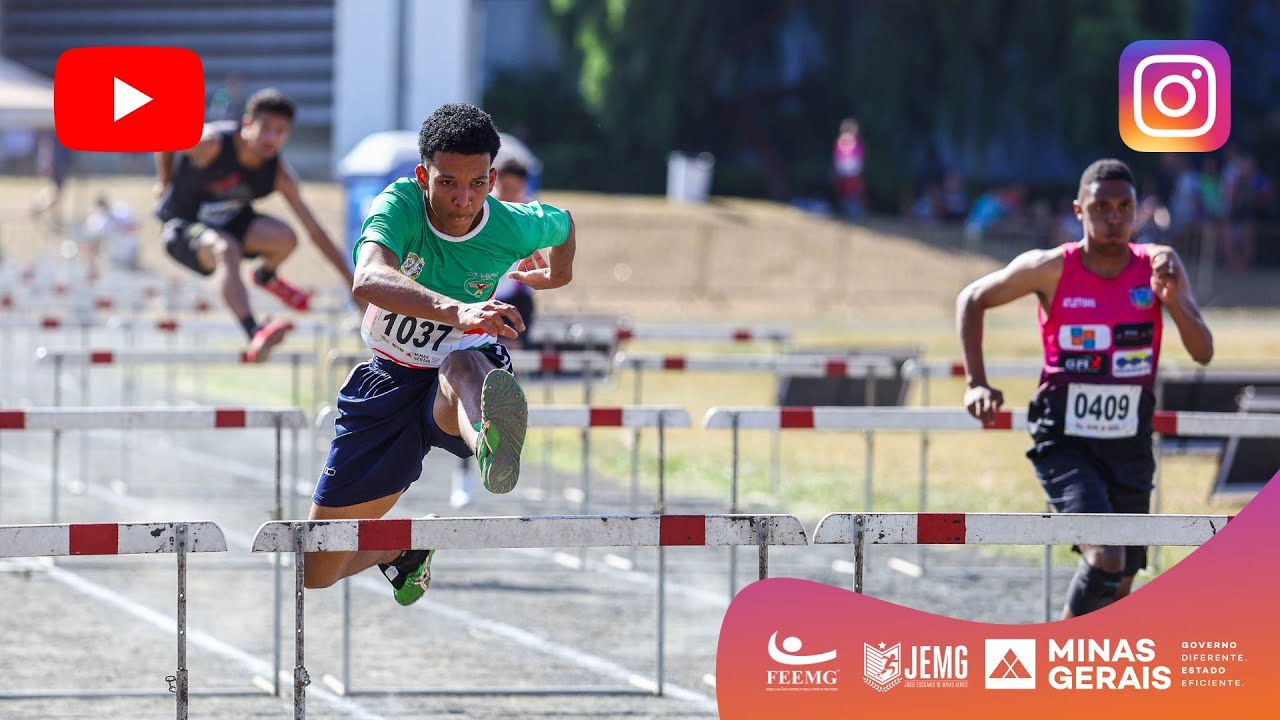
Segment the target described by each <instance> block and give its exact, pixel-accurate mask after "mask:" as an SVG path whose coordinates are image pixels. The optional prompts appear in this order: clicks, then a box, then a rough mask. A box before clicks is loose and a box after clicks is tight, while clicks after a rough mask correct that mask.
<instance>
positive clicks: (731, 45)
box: [513, 0, 1189, 206]
mask: <svg viewBox="0 0 1280 720" xmlns="http://www.w3.org/2000/svg"><path fill="white" fill-rule="evenodd" d="M545 2H546V3H547V5H546V7H547V17H548V19H549V21H550V22H551V23H552V26H553V28H554V29H555V31H556V33H557V34H558V35H559V36H560V38H561V40H562V41H563V43H562V44H563V47H565V48H566V49H567V50H568V53H567V54H568V55H569V57H570V63H569V67H570V70H571V72H573V73H575V75H576V78H575V79H576V82H577V89H578V94H579V100H580V105H579V107H580V108H582V109H583V111H584V112H585V113H586V114H588V115H589V116H590V117H591V118H592V119H593V120H594V127H593V130H594V131H593V132H591V133H589V135H590V137H586V138H582V139H581V140H576V139H573V138H565V137H563V136H562V137H559V138H536V140H538V141H540V142H542V143H544V144H545V143H546V142H551V141H553V140H556V141H559V142H565V141H568V142H581V143H582V144H584V145H585V144H589V145H591V150H590V153H591V154H592V155H593V156H594V157H596V158H597V159H598V160H597V161H598V162H602V163H605V165H604V166H605V167H607V168H612V169H614V170H615V171H616V169H617V168H628V172H627V173H626V174H625V176H623V177H613V178H611V179H610V180H609V181H608V182H607V183H606V185H607V186H608V187H610V188H611V189H621V190H637V191H656V190H659V189H660V188H661V178H662V167H663V164H664V162H665V158H666V154H667V153H668V152H669V151H671V150H679V149H683V150H689V151H701V150H709V151H711V152H713V153H715V154H716V157H717V172H716V183H717V185H716V190H717V192H731V193H740V194H750V195H761V194H766V195H770V196H774V197H779V198H786V197H790V196H792V195H795V194H821V193H824V192H826V189H827V187H828V185H829V181H830V176H829V168H828V165H829V162H830V152H831V142H832V140H833V139H834V135H835V130H836V127H837V125H838V124H839V121H840V119H841V118H843V117H845V116H854V117H856V118H857V119H858V120H859V122H860V124H861V127H862V131H863V135H864V137H865V139H866V143H867V147H868V155H867V162H868V167H867V174H868V179H869V185H870V187H871V189H872V191H873V194H874V197H873V199H875V200H877V201H878V204H880V205H882V206H885V205H891V204H893V203H896V201H897V198H898V195H899V193H900V192H902V191H903V190H907V189H909V188H910V186H911V183H912V178H913V177H914V174H915V169H916V167H917V165H918V163H919V162H920V160H921V157H922V155H923V151H924V147H925V146H926V145H927V144H928V143H929V142H930V141H931V140H936V141H938V142H940V143H941V144H942V145H943V146H945V147H947V148H949V149H950V150H951V153H950V155H951V156H952V159H953V160H955V161H957V162H959V163H961V164H962V166H963V167H964V169H965V170H966V171H967V172H968V173H969V174H970V175H971V176H973V177H976V178H977V179H979V180H988V181H998V180H1001V179H1004V178H1002V177H1001V176H1002V175H1006V174H1010V171H1009V170H1008V168H1010V167H1016V166H1019V165H1020V164H1021V163H1023V162H1025V164H1027V165H1029V166H1032V168H1033V169H1032V170H1031V172H1032V173H1035V172H1039V173H1041V174H1045V173H1048V174H1055V173H1056V174H1059V175H1063V174H1066V173H1067V171H1066V170H1065V169H1066V168H1069V171H1070V172H1078V167H1077V166H1078V165H1080V164H1081V163H1083V162H1085V161H1086V160H1087V159H1089V158H1090V156H1091V155H1092V154H1095V153H1098V152H1119V151H1120V150H1121V149H1122V146H1121V145H1120V141H1119V137H1118V133H1117V129H1116V109H1117V108H1116V87H1117V83H1116V70H1117V62H1118V59H1119V56H1120V52H1121V51H1122V50H1123V49H1124V47H1125V46H1126V45H1127V44H1129V43H1130V42H1133V41H1134V40H1137V39H1142V38H1162V37H1182V36H1184V33H1185V30H1186V27H1187V24H1188V18H1189V9H1188V6H1187V3H1186V2H1185V1H1180V0H1075V1H1068V2H1063V1H1061V0H971V1H970V2H951V1H950V0H863V1H861V2H852V1H849V0H807V1H805V0H545ZM558 110H560V111H564V112H571V111H569V110H566V109H565V107H564V106H561V107H560V108H558ZM514 111H515V109H514V108H513V112H514ZM548 111H549V112H556V111H557V109H556V108H550V109H545V108H544V109H543V112H548ZM528 112H530V113H536V112H537V109H536V108H530V109H528ZM570 154H572V153H570ZM1052 157H1057V158H1061V161H1060V162H1059V163H1058V165H1060V166H1061V167H1054V165H1053V163H1052V162H1049V161H1047V160H1046V158H1052ZM1023 159H1025V161H1024V160H1023ZM548 165H549V167H548V175H549V176H551V175H553V174H556V173H555V171H554V168H552V167H550V166H551V163H548ZM584 179H585V178H584Z"/></svg>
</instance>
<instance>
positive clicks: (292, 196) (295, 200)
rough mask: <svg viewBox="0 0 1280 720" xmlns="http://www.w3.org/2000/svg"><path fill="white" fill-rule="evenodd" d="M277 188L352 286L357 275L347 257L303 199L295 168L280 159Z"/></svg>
mask: <svg viewBox="0 0 1280 720" xmlns="http://www.w3.org/2000/svg"><path fill="white" fill-rule="evenodd" d="M276 190H279V191H280V194H281V195H283V196H284V199H285V202H287V203H289V207H290V208H291V209H292V210H293V214H294V215H296V216H297V218H298V221H299V222H301V223H302V227H303V228H305V229H306V231H307V237H310V238H311V242H312V243H313V244H314V245H315V246H316V249H318V250H319V251H320V254H321V255H324V259H325V260H328V261H329V264H330V265H332V266H333V267H334V268H335V269H336V270H337V271H338V273H339V274H340V275H342V277H343V279H344V280H346V281H347V287H348V288H350V287H351V286H352V285H353V284H354V282H355V276H354V274H353V273H352V272H351V268H349V267H347V261H346V258H344V257H343V256H342V253H340V252H338V248H337V247H335V246H334V244H333V240H331V239H329V234H328V233H326V232H325V231H324V228H322V227H320V223H319V222H317V221H316V216H315V215H314V214H312V212H311V208H310V207H308V206H307V203H306V202H305V201H304V200H303V199H302V192H301V191H300V190H299V189H298V176H297V174H296V173H294V171H293V168H292V167H291V166H290V165H289V164H288V163H286V162H285V161H284V158H281V159H280V165H279V169H278V170H277V171H276Z"/></svg>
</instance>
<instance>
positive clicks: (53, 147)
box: [31, 131, 75, 230]
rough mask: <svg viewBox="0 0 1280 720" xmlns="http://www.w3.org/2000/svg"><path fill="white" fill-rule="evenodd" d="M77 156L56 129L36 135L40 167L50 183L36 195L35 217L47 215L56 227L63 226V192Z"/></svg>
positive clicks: (38, 170) (37, 163)
mask: <svg viewBox="0 0 1280 720" xmlns="http://www.w3.org/2000/svg"><path fill="white" fill-rule="evenodd" d="M74 159H75V156H74V155H73V154H72V152H71V150H69V149H67V147H66V146H65V145H63V144H62V143H61V142H59V141H58V138H57V136H56V135H54V133H53V131H47V132H42V133H40V134H39V135H38V137H37V139H36V170H37V172H39V173H40V174H41V175H43V176H44V177H47V178H49V184H48V185H47V186H46V187H45V188H44V189H43V190H41V191H40V193H39V194H38V195H37V196H36V201H35V205H33V206H32V208H31V217H32V218H36V219H38V218H42V217H43V218H45V219H47V220H48V221H49V222H50V223H51V224H52V225H53V227H54V229H55V230H56V229H60V228H61V227H62V192H63V189H64V188H65V186H66V184H67V176H68V175H70V174H71V165H72V163H73V161H74Z"/></svg>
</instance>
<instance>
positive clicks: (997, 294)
mask: <svg viewBox="0 0 1280 720" xmlns="http://www.w3.org/2000/svg"><path fill="white" fill-rule="evenodd" d="M1061 257H1062V256H1061V253H1057V252H1054V251H1052V250H1032V251H1030V252H1026V253H1023V254H1022V255H1019V256H1018V257H1016V258H1014V260H1013V262H1011V263H1009V264H1008V265H1007V266H1006V267H1004V268H1001V269H1000V270H997V271H995V272H993V273H991V274H990V275H986V276H984V277H981V278H979V279H977V280H975V281H974V282H973V283H972V284H970V285H969V287H966V288H965V289H964V290H962V291H960V296H959V297H957V298H956V332H957V333H958V334H959V336H960V351H961V354H962V356H963V358H964V367H965V376H966V378H967V380H968V389H967V390H966V392H965V395H964V404H965V407H966V408H968V409H969V412H970V413H971V414H972V415H973V416H974V417H976V418H978V419H979V420H982V421H983V422H988V421H990V420H991V419H992V417H993V416H994V415H995V412H996V410H998V409H1000V406H1001V405H1003V404H1004V395H1003V394H1002V393H1001V392H1000V391H999V390H997V389H995V388H993V387H991V386H990V385H988V384H987V369H986V362H985V361H984V360H983V357H982V321H983V317H984V315H985V313H986V311H987V310H988V309H990V308H993V307H999V306H1001V305H1006V304H1008V303H1011V302H1013V301H1014V300H1017V299H1019V298H1022V297H1025V296H1027V295H1030V294H1032V293H1035V294H1037V295H1039V296H1040V297H1041V298H1043V299H1049V298H1052V297H1053V292H1054V290H1055V289H1056V286H1057V282H1058V277H1060V275H1061Z"/></svg>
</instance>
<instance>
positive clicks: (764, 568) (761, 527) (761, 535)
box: [756, 518, 772, 580]
mask: <svg viewBox="0 0 1280 720" xmlns="http://www.w3.org/2000/svg"><path fill="white" fill-rule="evenodd" d="M771 524H772V520H769V519H767V518H761V519H760V522H759V524H758V525H756V543H757V547H758V549H759V553H760V579H761V580H764V579H765V578H767V577H769V529H770V527H769V526H770V525H771Z"/></svg>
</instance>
